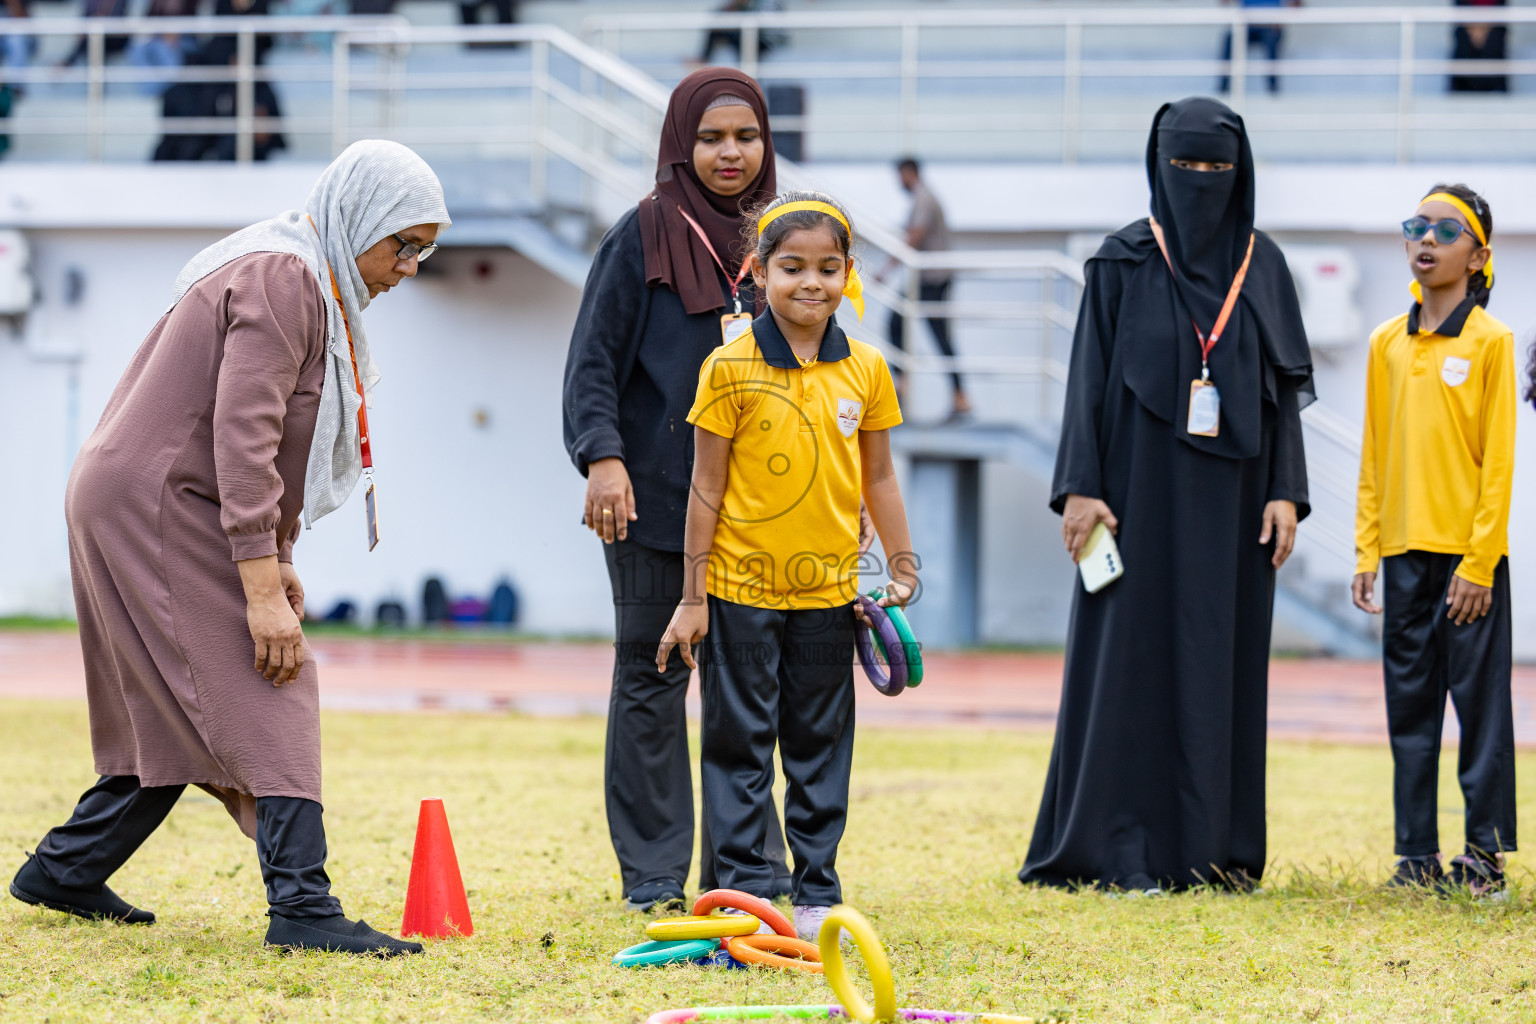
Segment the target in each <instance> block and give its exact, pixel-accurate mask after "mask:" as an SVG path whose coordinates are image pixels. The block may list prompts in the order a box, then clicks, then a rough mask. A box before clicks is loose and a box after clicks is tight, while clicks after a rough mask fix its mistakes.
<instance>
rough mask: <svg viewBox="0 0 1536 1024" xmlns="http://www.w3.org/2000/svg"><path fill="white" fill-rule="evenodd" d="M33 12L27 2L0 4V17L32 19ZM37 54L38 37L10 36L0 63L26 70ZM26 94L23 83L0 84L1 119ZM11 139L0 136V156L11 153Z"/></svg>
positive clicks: (14, 0) (17, 0)
mask: <svg viewBox="0 0 1536 1024" xmlns="http://www.w3.org/2000/svg"><path fill="white" fill-rule="evenodd" d="M31 16H32V11H31V9H30V7H29V6H28V2H27V0H5V3H4V4H0V17H5V18H30V17H31ZM36 52H37V37H36V36H23V35H8V36H5V37H4V42H3V44H0V63H4V65H5V66H6V67H7V68H17V69H20V68H24V67H26V66H27V65H29V64H31V63H32V57H33V55H34V54H35V53H36ZM25 93H26V86H25V85H23V84H22V83H21V82H13V81H7V82H3V83H0V117H10V116H11V108H12V107H14V106H15V105H16V101H17V100H18V99H20V98H21V97H22V96H23V95H24V94H25ZM10 149H11V137H10V136H9V135H0V156H4V155H5V154H6V153H8V152H10Z"/></svg>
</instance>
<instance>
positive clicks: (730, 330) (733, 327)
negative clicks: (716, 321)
mask: <svg viewBox="0 0 1536 1024" xmlns="http://www.w3.org/2000/svg"><path fill="white" fill-rule="evenodd" d="M677 212H678V213H680V214H682V215H683V220H686V221H687V222H688V226H689V227H691V228H693V231H694V234H696V235H698V236H699V241H701V242H703V243H704V248H705V249H708V250H709V255H710V257H711V258H713V259H714V261H715V266H717V267H719V268H720V273H722V274H724V275H725V277H726V280H728V281H730V282H731V301H732V302H734V303H735V304H736V311H735V312H734V313H727V314H725V315H724V316H722V317H721V318H720V342H721V344H724V345H729V344H730V343H731V342H733V341H735V340H736V339H737V338H739V337H741V336H742V335H743V334H745V333H747V330H748V328H750V327H751V326H752V314H751V313H743V312H742V311H741V282H743V281H745V280H746V279H747V272H748V271H750V270H751V269H752V258H751V257H750V256H749V257H747V258H746V259H744V260H742V261H741V270H739V271H738V272H737V273H736V276H735V278H732V277H731V272H730V271H729V270H726V269H725V263H724V261H722V260H721V259H720V254H719V253H717V252H715V247H714V245H713V244H712V243H711V242H710V240H709V236H708V235H706V234H705V233H704V229H703V228H701V227H699V222H698V221H696V220H694V219H693V218H692V217H690V216H688V211H687V210H685V209H683V208H682V207H681V206H679V207H678V208H677Z"/></svg>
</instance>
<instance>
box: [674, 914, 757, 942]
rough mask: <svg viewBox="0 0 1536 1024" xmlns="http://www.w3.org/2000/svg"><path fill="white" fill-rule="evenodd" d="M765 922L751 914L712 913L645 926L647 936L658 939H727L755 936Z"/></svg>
mask: <svg viewBox="0 0 1536 1024" xmlns="http://www.w3.org/2000/svg"><path fill="white" fill-rule="evenodd" d="M761 926H762V922H761V921H759V920H758V919H757V918H755V917H753V916H752V915H751V914H710V915H708V916H707V917H663V918H661V919H660V920H657V921H652V922H651V923H650V924H648V925H646V926H645V937H646V938H648V939H652V940H654V941H656V942H681V941H682V940H684V939H726V938H730V937H731V936H734V935H751V934H752V933H753V932H756V931H757V929H758V928H759V927H761Z"/></svg>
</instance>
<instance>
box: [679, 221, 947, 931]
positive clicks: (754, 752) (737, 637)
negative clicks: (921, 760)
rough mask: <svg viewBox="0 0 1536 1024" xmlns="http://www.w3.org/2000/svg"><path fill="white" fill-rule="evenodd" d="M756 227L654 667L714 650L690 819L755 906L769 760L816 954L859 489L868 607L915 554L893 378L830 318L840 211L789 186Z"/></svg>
mask: <svg viewBox="0 0 1536 1024" xmlns="http://www.w3.org/2000/svg"><path fill="white" fill-rule="evenodd" d="M757 214H758V215H757V217H756V233H757V236H758V238H757V244H756V246H755V251H754V252H753V254H752V277H753V280H754V281H755V282H756V284H757V289H758V291H759V293H762V294H764V295H766V297H767V303H768V309H767V311H765V312H764V313H763V314H762V315H761V316H759V317H758V318H757V319H756V320H754V321H752V327H751V330H750V331H748V332H747V333H746V334H744V335H743V336H741V337H739V338H737V339H736V340H734V341H731V342H729V343H727V344H726V345H724V346H722V347H721V348H719V349H717V350H716V351H715V352H714V354H713V355H711V356H710V358H709V361H708V362H706V363H705V364H704V367H703V369H702V370H701V371H700V373H699V377H698V384H697V391H698V397H697V398H695V400H694V403H693V408H692V409H691V410H690V411H689V413H688V422H689V423H691V424H692V425H693V433H694V446H695V452H696V454H695V457H694V462H693V487H692V494H691V496H690V498H689V502H688V526H687V541H686V543H687V548H686V551H685V557H684V562H683V565H684V567H685V569H684V571H685V572H686V574H687V576H686V580H685V582H684V585H683V586H684V589H683V595H682V597H681V598H680V599H679V601H678V604H677V609H676V611H675V613H674V614H673V616H672V619H671V622H669V623H668V625H667V628H666V631H665V633H664V635H663V636H662V637H661V643H660V645H659V646H658V648H657V651H656V668H657V670H658V671H665V670H666V666H667V661H668V659H669V658H670V657H671V655H672V650H673V648H674V647H676V648H678V652H679V654H680V655H681V660H682V661H683V662H684V663H686V664H687V665H688V666H689V667H693V666H694V665H695V664H696V659H695V658H694V656H693V653H692V652H693V651H694V650H695V649H696V648H698V647H699V646H701V645H702V646H704V647H705V649H707V651H708V656H707V657H706V658H705V659H704V660H703V662H702V666H703V667H702V669H701V677H702V681H703V682H702V689H703V692H704V738H703V744H702V746H703V765H704V767H703V777H704V778H703V788H704V793H705V795H706V800H705V805H704V813H705V815H706V817H707V818H708V819H709V824H710V834H711V835H712V836H713V837H714V841H715V853H716V856H717V858H718V860H719V864H718V873H719V882H720V885H721V886H722V887H723V888H727V889H736V890H740V891H743V892H747V893H750V894H752V895H753V896H759V897H762V898H765V899H771V898H772V897H773V896H774V895H775V891H774V890H775V888H776V877H775V873H776V865H774V864H773V863H771V862H770V861H769V860H768V858H767V856H766V855H765V851H766V848H767V836H766V834H765V831H764V828H765V824H766V822H767V820H768V819H769V817H770V816H771V815H772V814H773V753H774V748H775V747H777V748H778V751H779V759H780V761H781V763H782V764H783V765H784V775H785V777H786V782H787V786H786V788H785V791H784V824H785V832H786V833H787V835H788V837H789V845H790V849H791V850H793V851H794V854H795V875H794V888H793V899H794V913H795V931H796V932H798V933H799V935H800V937H801V938H802V939H807V940H810V941H815V939H816V937H817V935H818V934H819V933H820V931H821V925H822V922H823V921H824V920H826V917H827V914H828V912H829V911H830V910H831V908H832V907H834V906H836V905H837V904H839V903H841V902H842V901H843V896H842V886H841V884H840V882H839V880H838V875H837V869H836V865H837V848H838V844H839V842H840V841H841V840H842V837H843V830H844V826H845V825H846V824H847V821H848V782H849V776H850V773H851V771H852V768H853V730H854V711H853V652H854V631H855V630H856V629H858V628H860V626H859V622H860V620H863V621H864V624H865V625H866V626H867V625H869V621H868V618H867V616H866V615H865V613H864V612H863V611H857V612H856V611H855V609H856V607H857V606H856V605H855V604H854V599H855V598H856V597H857V596H858V594H859V589H860V584H859V578H860V576H859V569H860V562H861V556H862V549H861V548H860V546H859V533H860V523H859V520H860V509H861V496H862V500H863V502H867V503H868V506H869V514H870V515H871V516H872V517H873V519H874V522H875V525H876V527H877V528H878V530H879V533H880V541H881V543H882V544H883V545H884V548H885V551H886V558H887V561H888V563H889V564H888V565H887V566H886V568H887V569H888V570H889V572H890V582H889V583H887V584H886V585H885V586H884V593H883V595H882V596H881V597H880V599H879V602H880V604H881V605H883V606H886V607H892V606H900V605H905V604H906V603H907V601H909V600H910V599H911V597H912V595H913V594H914V593H916V590H917V576H916V573H915V571H914V570H915V569H916V563H917V559H916V557H915V556H914V555H913V553H912V538H911V536H910V534H909V532H908V529H907V516H906V510H905V509H904V508H903V507H902V503H901V488H900V486H899V485H898V484H897V481H896V470H895V467H894V466H893V464H892V461H891V438H890V429H891V428H892V427H894V426H896V425H897V424H899V423H900V422H901V409H900V408H899V406H898V403H897V401H896V393H895V389H894V388H893V387H892V386H891V373H890V369H889V368H888V367H887V366H886V364H885V359H884V357H882V356H881V355H880V350H879V349H877V348H875V347H874V346H873V345H869V344H866V343H865V342H862V341H858V340H856V339H854V338H850V337H848V335H847V334H845V333H844V332H843V330H842V328H840V327H839V326H838V325H837V322H836V321H835V320H834V319H833V318H832V315H833V313H835V312H836V310H837V307H838V305H839V304H840V303H841V301H842V299H843V298H844V296H847V297H848V298H849V299H850V300H851V302H852V303H853V305H854V308H855V309H856V310H857V311H858V312H860V313H862V312H863V308H864V307H863V298H862V294H863V291H862V288H861V286H860V285H859V283H858V272H857V271H856V270H855V269H854V264H853V256H852V248H853V242H854V235H853V228H852V225H851V223H850V221H849V218H848V213H847V211H846V210H844V209H843V208H842V207H841V206H840V205H839V204H838V203H837V201H836V200H834V199H833V198H832V197H831V196H828V195H825V194H823V193H821V192H790V193H787V194H785V195H782V196H780V197H778V198H777V199H775V200H774V201H773V202H771V203H768V204H765V205H764V206H763V207H761V208H760V209H759V210H758V211H757ZM813 485H814V486H813ZM706 595H707V596H706ZM706 636H707V637H708V641H707V643H706V642H705V638H706Z"/></svg>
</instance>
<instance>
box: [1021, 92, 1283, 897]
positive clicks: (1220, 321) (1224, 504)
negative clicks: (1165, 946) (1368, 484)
mask: <svg viewBox="0 0 1536 1024" xmlns="http://www.w3.org/2000/svg"><path fill="white" fill-rule="evenodd" d="M1254 176H1255V175H1254V163H1253V152H1252V150H1251V149H1250V148H1249V145H1248V135H1247V131H1246V130H1245V128H1244V126H1243V120H1242V118H1240V117H1238V116H1237V114H1235V113H1233V112H1232V111H1231V110H1230V109H1228V108H1227V107H1226V106H1225V105H1223V104H1221V103H1218V102H1217V101H1215V100H1211V99H1204V98H1196V99H1186V100H1181V101H1179V102H1178V103H1173V104H1169V105H1166V106H1164V107H1163V108H1162V109H1161V110H1159V111H1158V113H1157V118H1156V119H1155V120H1154V121H1153V126H1152V137H1151V139H1150V141H1149V142H1148V145H1147V177H1148V178H1149V179H1150V183H1151V186H1152V204H1151V205H1152V214H1153V217H1152V218H1151V219H1150V220H1147V219H1143V220H1139V221H1137V222H1136V223H1134V224H1130V225H1127V226H1126V227H1124V228H1121V229H1120V230H1119V231H1116V232H1115V233H1114V234H1112V235H1110V236H1109V237H1108V238H1106V239H1105V240H1104V244H1103V246H1101V247H1100V249H1099V251H1098V253H1097V254H1096V255H1095V256H1094V258H1093V259H1091V260H1089V261H1088V265H1087V267H1086V268H1085V270H1084V274H1085V277H1086V284H1085V287H1084V290H1083V301H1082V308H1081V310H1080V312H1079V313H1078V317H1077V334H1076V336H1075V338H1074V339H1073V342H1072V359H1071V368H1070V372H1069V374H1068V377H1067V395H1066V405H1065V409H1064V414H1063V420H1062V428H1061V445H1060V448H1059V449H1058V451H1057V453H1056V477H1055V480H1054V482H1053V483H1052V485H1051V507H1052V508H1054V509H1055V510H1056V511H1057V512H1059V513H1062V536H1063V539H1064V540H1065V542H1066V546H1067V550H1068V552H1069V553H1070V554H1071V556H1072V558H1073V560H1074V561H1076V560H1077V559H1078V557H1079V556H1080V554H1081V553H1082V551H1083V550H1084V544H1085V542H1086V541H1087V540H1088V538H1089V536H1090V534H1092V532H1093V531H1094V529H1095V528H1096V527H1097V526H1099V525H1100V524H1103V525H1104V527H1105V528H1106V529H1107V530H1109V531H1111V532H1113V533H1114V534H1115V537H1116V539H1117V541H1118V543H1119V550H1120V554H1121V555H1122V556H1123V562H1122V564H1123V566H1124V575H1122V576H1121V577H1120V578H1119V579H1117V580H1115V581H1114V582H1112V583H1110V584H1109V585H1108V586H1106V587H1104V588H1103V589H1101V590H1098V591H1097V592H1096V593H1092V594H1089V593H1087V592H1086V591H1085V590H1084V589H1083V588H1082V586H1081V585H1080V584H1079V585H1074V587H1073V598H1072V618H1071V625H1070V626H1069V635H1068V638H1067V663H1066V671H1065V675H1064V679H1063V683H1062V699H1061V713H1060V717H1059V718H1058V719H1057V724H1056V744H1055V749H1054V750H1053V751H1052V753H1051V761H1050V769H1049V773H1048V775H1047V777H1046V783H1045V793H1044V795H1043V796H1042V798H1041V801H1040V813H1039V815H1038V816H1037V817H1036V819H1035V832H1034V838H1033V839H1032V840H1031V842H1030V844H1029V856H1028V859H1027V860H1026V861H1025V862H1024V868H1023V870H1022V871H1021V872H1020V873H1019V878H1020V880H1021V881H1024V882H1026V883H1029V882H1039V883H1043V884H1046V885H1054V886H1061V887H1064V888H1075V887H1077V886H1081V885H1092V884H1093V883H1095V882H1097V883H1099V884H1101V885H1103V886H1105V887H1106V888H1119V889H1129V890H1140V891H1145V890H1150V889H1156V890H1162V889H1165V888H1167V887H1170V886H1172V887H1174V888H1184V887H1186V886H1194V885H1200V884H1211V885H1224V886H1229V887H1231V888H1233V889H1236V890H1239V891H1242V890H1245V889H1247V888H1249V887H1251V886H1252V885H1253V884H1254V883H1256V882H1257V881H1258V880H1259V877H1260V875H1261V873H1262V872H1263V871H1264V867H1265V816H1264V737H1265V713H1266V707H1265V705H1266V691H1267V687H1268V675H1269V638H1270V627H1271V616H1272V612H1273V609H1274V587H1275V572H1276V570H1277V569H1278V568H1279V567H1280V566H1281V564H1283V563H1284V562H1285V560H1286V558H1287V557H1288V556H1289V555H1290V553H1291V546H1292V544H1293V542H1294V540H1295V536H1296V523H1297V521H1298V519H1300V518H1302V517H1304V516H1306V514H1307V465H1306V458H1305V456H1304V454H1303V452H1302V435H1301V406H1302V405H1303V404H1306V403H1308V402H1310V401H1311V398H1312V395H1313V390H1312V355H1311V352H1310V350H1309V349H1308V347H1307V335H1306V329H1305V328H1304V327H1303V326H1302V321H1301V304H1300V302H1299V301H1298V299H1297V297H1296V286H1295V283H1294V282H1293V281H1292V280H1291V274H1290V271H1289V270H1288V269H1287V268H1286V265H1285V257H1284V256H1282V255H1281V253H1280V248H1279V246H1277V245H1275V243H1274V242H1273V241H1271V240H1270V238H1269V237H1268V236H1267V235H1264V234H1262V233H1260V232H1256V231H1254V228H1253V216H1254ZM1223 310H1226V312H1225V313H1224V312H1223Z"/></svg>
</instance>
